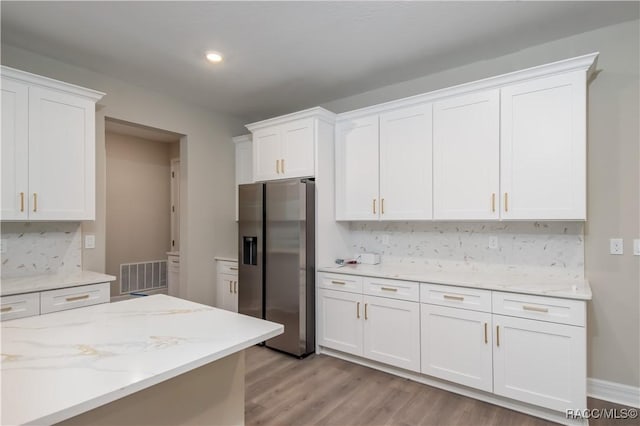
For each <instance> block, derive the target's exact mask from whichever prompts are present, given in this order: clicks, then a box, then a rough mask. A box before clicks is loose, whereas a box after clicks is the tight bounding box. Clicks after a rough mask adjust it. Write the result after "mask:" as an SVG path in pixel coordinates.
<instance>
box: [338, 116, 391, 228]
mask: <svg viewBox="0 0 640 426" xmlns="http://www.w3.org/2000/svg"><path fill="white" fill-rule="evenodd" d="M335 155H336V160H335V161H336V220H377V219H378V214H379V212H380V206H379V200H378V116H377V115H374V116H371V117H365V118H359V119H356V120H348V121H343V122H341V123H338V124H337V130H336V153H335Z"/></svg>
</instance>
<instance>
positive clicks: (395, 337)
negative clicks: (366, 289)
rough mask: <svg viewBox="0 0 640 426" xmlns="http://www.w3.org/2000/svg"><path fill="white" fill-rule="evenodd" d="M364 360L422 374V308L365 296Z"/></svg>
mask: <svg viewBox="0 0 640 426" xmlns="http://www.w3.org/2000/svg"><path fill="white" fill-rule="evenodd" d="M364 356H365V357H366V358H369V359H373V360H375V361H379V362H383V363H385V364H390V365H393V366H395V367H400V368H404V369H406V370H411V371H417V372H420V304H419V303H416V302H407V301H404V300H395V299H387V298H383V297H375V296H364Z"/></svg>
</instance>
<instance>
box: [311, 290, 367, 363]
mask: <svg viewBox="0 0 640 426" xmlns="http://www.w3.org/2000/svg"><path fill="white" fill-rule="evenodd" d="M318 298H319V300H318V310H319V312H318V315H317V318H318V343H319V344H320V345H322V346H326V347H328V348H332V349H336V350H339V351H342V352H346V353H350V354H354V355H362V353H363V346H362V345H363V341H362V339H363V336H362V333H363V327H362V320H361V317H362V315H363V309H364V308H363V306H362V295H360V294H354V293H347V292H343V291H334V290H327V289H324V288H323V289H319V290H318Z"/></svg>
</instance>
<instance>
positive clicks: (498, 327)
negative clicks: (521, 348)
mask: <svg viewBox="0 0 640 426" xmlns="http://www.w3.org/2000/svg"><path fill="white" fill-rule="evenodd" d="M496 346H497V347H500V326H499V325H496Z"/></svg>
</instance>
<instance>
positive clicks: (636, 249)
mask: <svg viewBox="0 0 640 426" xmlns="http://www.w3.org/2000/svg"><path fill="white" fill-rule="evenodd" d="M633 255H634V256H640V238H636V239H635V240H633Z"/></svg>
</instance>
